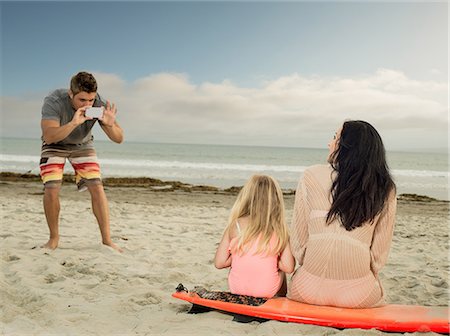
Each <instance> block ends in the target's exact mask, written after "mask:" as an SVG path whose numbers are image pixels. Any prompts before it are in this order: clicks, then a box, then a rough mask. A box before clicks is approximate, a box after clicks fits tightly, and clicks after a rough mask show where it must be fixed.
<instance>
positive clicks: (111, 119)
mask: <svg viewBox="0 0 450 336" xmlns="http://www.w3.org/2000/svg"><path fill="white" fill-rule="evenodd" d="M116 113H117V108H116V105H115V104H114V103H113V104H110V103H109V101H108V100H107V101H106V108H105V110H104V111H103V118H102V124H103V125H104V126H109V127H112V126H113V125H114V123H115V121H116Z"/></svg>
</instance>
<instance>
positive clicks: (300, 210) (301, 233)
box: [290, 172, 308, 265]
mask: <svg viewBox="0 0 450 336" xmlns="http://www.w3.org/2000/svg"><path fill="white" fill-rule="evenodd" d="M306 174H307V172H305V174H304V175H303V178H302V179H301V180H300V182H299V183H298V186H297V191H296V192H295V202H294V213H293V216H292V224H291V238H290V242H291V246H292V254H293V255H294V257H295V260H296V261H297V264H298V265H302V264H303V258H304V255H305V251H306V243H307V241H308V221H307V215H306V212H307V210H306V209H307V202H306V189H305V175H306Z"/></svg>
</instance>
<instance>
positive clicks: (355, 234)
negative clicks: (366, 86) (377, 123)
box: [288, 121, 397, 308]
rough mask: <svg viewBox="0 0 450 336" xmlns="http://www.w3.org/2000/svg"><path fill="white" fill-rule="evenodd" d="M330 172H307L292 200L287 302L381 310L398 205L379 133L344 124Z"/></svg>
mask: <svg viewBox="0 0 450 336" xmlns="http://www.w3.org/2000/svg"><path fill="white" fill-rule="evenodd" d="M329 148H330V153H329V156H328V163H329V165H316V166H312V167H310V168H308V169H307V170H306V171H305V173H304V175H303V177H302V179H301V180H300V182H299V185H298V188H297V192H296V195H295V205H294V215H293V222H292V230H291V246H292V252H293V254H294V256H295V259H296V260H297V263H298V265H299V268H298V269H297V271H296V272H295V274H294V276H293V277H292V280H291V283H290V286H289V291H288V297H289V298H290V299H292V300H296V301H300V302H306V303H310V304H317V305H328V306H337V307H348V308H367V307H375V306H380V305H383V304H384V299H383V296H384V293H383V289H382V287H381V283H380V281H379V278H378V272H379V271H380V269H381V268H382V267H383V265H384V264H385V263H386V261H387V257H388V253H389V248H390V245H391V241H392V235H393V230H394V220H395V212H396V205H397V199H396V196H395V184H394V182H393V180H392V177H391V176H390V173H389V169H388V167H387V164H386V156H385V149H384V146H383V142H382V140H381V138H380V135H379V134H378V132H377V131H376V130H375V128H373V126H371V125H370V124H369V123H367V122H364V121H347V122H345V123H344V124H343V126H342V127H341V128H340V129H339V130H338V131H337V133H336V135H335V137H334V139H333V140H332V141H331V142H330V144H329Z"/></svg>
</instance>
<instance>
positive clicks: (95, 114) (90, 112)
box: [85, 107, 103, 119]
mask: <svg viewBox="0 0 450 336" xmlns="http://www.w3.org/2000/svg"><path fill="white" fill-rule="evenodd" d="M85 116H86V117H91V118H94V119H102V117H103V107H89V108H87V109H86V111H85Z"/></svg>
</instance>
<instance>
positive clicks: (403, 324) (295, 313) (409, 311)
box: [172, 291, 449, 334]
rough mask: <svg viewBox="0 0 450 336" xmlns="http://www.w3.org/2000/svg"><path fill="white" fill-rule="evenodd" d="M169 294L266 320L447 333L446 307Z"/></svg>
mask: <svg viewBox="0 0 450 336" xmlns="http://www.w3.org/2000/svg"><path fill="white" fill-rule="evenodd" d="M172 296H173V297H174V298H177V299H181V300H184V301H187V302H190V303H192V304H196V305H199V306H203V307H209V308H212V309H217V310H221V311H225V312H229V313H234V314H240V315H246V316H252V317H256V318H263V319H269V320H278V321H285V322H296V323H304V324H315V325H320V326H326V327H334V328H361V329H372V328H374V329H378V330H382V331H391V332H416V331H417V332H430V331H432V332H436V333H444V334H448V333H449V309H448V307H436V306H413V305H396V304H391V305H386V306H383V307H378V308H368V309H351V308H337V307H328V306H314V305H308V304H304V303H300V302H296V301H292V300H289V299H287V298H274V299H269V300H267V301H266V302H265V303H263V304H262V305H260V306H249V305H245V304H237V303H230V302H224V301H218V300H209V299H203V298H201V297H200V296H199V295H198V294H197V293H195V292H184V291H180V292H176V293H173V294H172Z"/></svg>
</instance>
